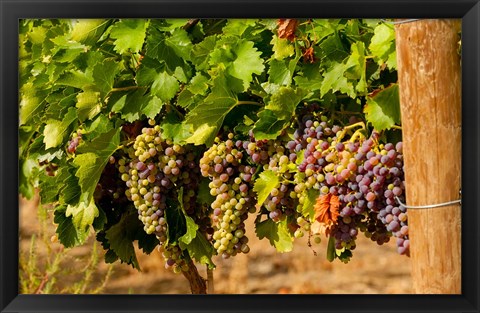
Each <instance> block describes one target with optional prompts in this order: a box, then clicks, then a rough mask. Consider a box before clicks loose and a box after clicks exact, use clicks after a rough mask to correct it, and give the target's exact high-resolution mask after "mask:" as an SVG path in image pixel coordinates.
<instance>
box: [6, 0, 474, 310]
mask: <svg viewBox="0 0 480 313" xmlns="http://www.w3.org/2000/svg"><path fill="white" fill-rule="evenodd" d="M119 17H130V18H152V17H165V18H166V17H192V18H193V17H231V18H240V17H245V18H253V17H264V18H278V17H297V18H299V17H319V18H320V17H324V18H326V17H348V18H360V17H361V18H461V19H462V63H463V66H462V129H463V135H462V143H461V144H462V294H461V295H203V296H201V295H18V252H19V250H18V227H19V217H18V138H17V137H18V134H17V133H18V82H17V77H18V62H17V60H18V57H17V55H18V51H17V50H18V48H17V47H18V20H19V19H20V18H119ZM0 23H1V24H0V25H1V26H0V31H1V37H0V45H1V46H0V48H1V49H0V62H1V63H0V73H1V75H0V86H1V87H0V134H1V139H0V156H1V158H0V201H1V202H0V203H1V205H0V256H1V258H0V311H1V312H5V313H13V312H479V281H480V279H479V278H480V276H479V252H480V247H479V243H480V241H479V238H480V232H479V225H480V220H479V213H478V210H479V209H480V205H479V198H480V192H479V191H480V188H479V184H478V182H479V177H480V166H479V165H480V156H479V151H480V147H479V143H480V136H479V135H480V118H479V117H480V114H479V112H480V111H479V104H480V101H479V100H480V97H479V87H480V79H479V78H480V71H479V69H480V68H479V64H480V63H479V59H480V3H479V2H478V0H418V1H414V0H389V1H387V0H366V1H363V0H336V1H333V0H310V1H307V0H300V1H294V0H258V1H255V0H244V1H240V0H197V1H195V0H176V1H175V0H150V1H149V0H140V1H134V0H125V1H113V0H111V1H110V0H99V1H94V0H84V1H79V0H77V1H66V0H38V1H33V0H27V1H23V0H0ZM444 144H455V143H451V142H449V141H448V138H446V139H445V143H444ZM318 283H319V284H321V282H318Z"/></svg>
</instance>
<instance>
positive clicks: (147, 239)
mask: <svg viewBox="0 0 480 313" xmlns="http://www.w3.org/2000/svg"><path fill="white" fill-rule="evenodd" d="M136 238H137V240H138V248H140V249H142V251H143V253H145V254H150V253H152V251H153V250H155V248H156V247H157V246H158V245H159V243H160V242H159V241H158V239H157V237H156V236H155V235H154V234H150V235H148V234H147V233H146V232H145V231H144V230H143V228H142V227H139V228H138V231H137V236H136Z"/></svg>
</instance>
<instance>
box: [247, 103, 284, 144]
mask: <svg viewBox="0 0 480 313" xmlns="http://www.w3.org/2000/svg"><path fill="white" fill-rule="evenodd" d="M289 123H290V120H282V119H279V118H278V116H277V115H276V114H275V113H274V112H273V111H271V110H262V111H260V113H258V121H257V122H256V123H255V125H254V127H253V129H252V131H253V133H254V134H255V139H257V140H264V139H269V140H271V139H276V138H277V137H278V136H279V135H280V134H281V133H282V130H283V129H284V128H285V127H287V126H288V124H289Z"/></svg>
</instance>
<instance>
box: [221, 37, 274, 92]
mask: <svg viewBox="0 0 480 313" xmlns="http://www.w3.org/2000/svg"><path fill="white" fill-rule="evenodd" d="M253 45H254V43H253V42H252V41H241V42H239V43H238V44H237V45H236V46H235V48H234V49H233V52H234V54H235V55H236V58H235V60H234V61H233V62H232V63H231V65H230V66H229V67H228V68H227V72H228V74H230V75H232V76H233V77H235V78H238V79H241V80H242V81H243V87H244V89H245V90H246V89H247V88H248V86H249V85H250V82H251V81H252V74H257V75H260V74H262V72H263V70H264V69H265V66H264V65H263V59H262V58H261V57H260V55H261V54H262V53H261V52H259V51H257V48H254V46H253Z"/></svg>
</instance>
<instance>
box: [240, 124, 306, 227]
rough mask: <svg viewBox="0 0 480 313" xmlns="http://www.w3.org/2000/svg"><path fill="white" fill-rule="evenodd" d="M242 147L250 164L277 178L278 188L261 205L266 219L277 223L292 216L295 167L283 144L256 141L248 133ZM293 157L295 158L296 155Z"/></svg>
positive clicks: (280, 142) (276, 141)
mask: <svg viewBox="0 0 480 313" xmlns="http://www.w3.org/2000/svg"><path fill="white" fill-rule="evenodd" d="M242 147H243V148H244V149H245V151H246V153H247V154H248V156H249V161H250V162H251V163H253V164H255V165H256V166H260V167H262V168H263V170H264V171H266V170H270V171H273V172H274V173H275V174H276V175H277V176H278V177H279V180H280V184H279V186H278V187H275V188H273V189H272V190H271V191H270V194H269V195H268V197H267V199H266V200H265V202H264V203H263V205H262V207H263V208H264V209H265V210H266V213H267V214H268V217H269V218H270V219H272V220H273V221H275V222H278V221H280V220H281V219H282V218H283V217H285V216H292V215H293V214H294V209H293V208H294V207H295V206H296V202H297V200H296V199H295V197H291V193H292V192H293V190H294V185H293V184H292V183H291V180H292V179H293V175H294V172H295V171H296V166H295V164H293V163H292V160H291V159H290V153H289V151H288V149H287V148H286V147H285V144H284V142H282V141H281V140H274V141H267V140H257V141H256V140H255V138H254V136H253V134H252V133H250V140H249V141H244V142H243V143H242ZM294 155H295V156H296V154H294Z"/></svg>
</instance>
